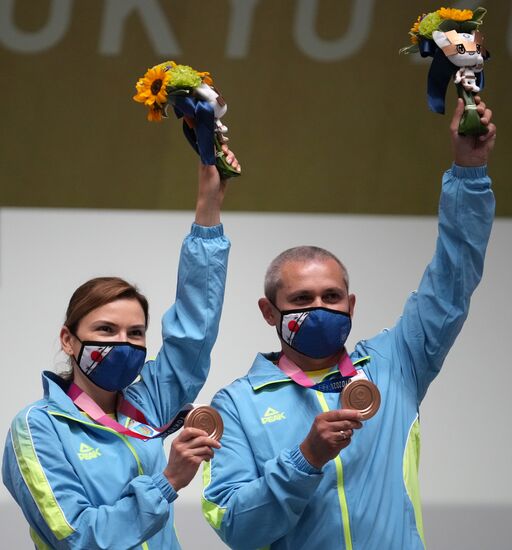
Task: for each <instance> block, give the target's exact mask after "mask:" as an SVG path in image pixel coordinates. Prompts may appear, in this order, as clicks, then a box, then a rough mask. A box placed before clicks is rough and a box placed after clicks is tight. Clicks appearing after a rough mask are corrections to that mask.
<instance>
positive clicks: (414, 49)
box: [398, 44, 420, 54]
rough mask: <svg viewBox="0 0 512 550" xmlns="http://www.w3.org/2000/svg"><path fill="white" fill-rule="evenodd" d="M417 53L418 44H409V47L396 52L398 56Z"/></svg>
mask: <svg viewBox="0 0 512 550" xmlns="http://www.w3.org/2000/svg"><path fill="white" fill-rule="evenodd" d="M419 51H420V49H419V47H418V44H411V45H410V46H405V47H404V48H400V49H399V50H398V53H399V54H402V53H405V54H410V53H418V52H419Z"/></svg>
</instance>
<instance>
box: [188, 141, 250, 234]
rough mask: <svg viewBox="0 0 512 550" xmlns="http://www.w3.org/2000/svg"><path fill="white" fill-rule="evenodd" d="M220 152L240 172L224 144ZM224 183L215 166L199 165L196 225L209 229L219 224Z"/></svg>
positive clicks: (224, 188) (233, 157) (224, 190)
mask: <svg viewBox="0 0 512 550" xmlns="http://www.w3.org/2000/svg"><path fill="white" fill-rule="evenodd" d="M222 151H223V152H224V154H225V155H226V161H227V162H228V164H230V165H231V166H232V167H233V168H234V169H235V170H238V171H240V170H241V168H240V164H239V163H238V160H237V159H236V157H235V155H234V153H233V151H230V150H229V149H228V146H227V145H226V144H224V145H223V146H222ZM226 182H227V180H222V179H221V178H220V175H219V171H218V170H217V168H216V167H215V166H208V165H205V164H201V163H199V189H198V192H197V204H196V219H195V222H196V223H197V224H198V225H203V226H206V227H211V226H212V225H218V224H219V223H220V209H221V207H222V202H223V201H224V195H225V193H226Z"/></svg>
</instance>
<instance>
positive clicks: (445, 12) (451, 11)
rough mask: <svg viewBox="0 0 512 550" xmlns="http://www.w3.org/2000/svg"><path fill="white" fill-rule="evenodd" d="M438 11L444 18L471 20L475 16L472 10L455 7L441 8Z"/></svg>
mask: <svg viewBox="0 0 512 550" xmlns="http://www.w3.org/2000/svg"><path fill="white" fill-rule="evenodd" d="M437 13H438V14H439V16H440V17H442V18H443V19H451V20H452V21H469V20H470V19H472V18H473V12H472V11H471V10H458V9H455V8H439V9H438V10H437Z"/></svg>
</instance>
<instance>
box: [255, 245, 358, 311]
mask: <svg viewBox="0 0 512 550" xmlns="http://www.w3.org/2000/svg"><path fill="white" fill-rule="evenodd" d="M312 260H320V261H325V260H334V261H335V262H336V263H337V264H338V265H339V266H340V268H341V271H342V273H343V281H344V282H345V285H346V287H347V291H348V271H347V269H346V267H345V266H344V265H343V264H342V262H341V261H340V260H339V259H338V258H337V257H336V256H335V255H334V254H333V253H332V252H329V251H328V250H325V248H320V247H318V246H295V247H293V248H288V250H285V251H284V252H281V254H279V255H278V256H276V257H275V258H274V259H273V260H272V262H270V265H269V266H268V269H267V272H266V274H265V286H264V289H265V296H266V297H267V298H268V299H269V300H270V301H271V302H272V303H273V304H275V302H276V296H277V291H278V290H279V289H280V288H281V287H282V284H283V283H282V280H281V269H282V267H283V265H284V264H285V263H287V262H309V261H312Z"/></svg>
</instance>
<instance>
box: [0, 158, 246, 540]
mask: <svg viewBox="0 0 512 550" xmlns="http://www.w3.org/2000/svg"><path fill="white" fill-rule="evenodd" d="M225 152H226V153H227V160H228V162H229V163H230V164H232V165H233V166H234V167H235V169H238V162H237V161H236V159H235V158H234V156H233V154H232V153H231V152H230V151H228V150H227V149H226V151H225ZM224 191H225V182H224V181H221V180H220V177H219V174H218V172H217V170H216V168H215V167H212V166H204V165H201V166H200V168H199V191H198V197H197V206H196V217H195V223H194V224H193V225H192V230H191V234H190V235H189V236H188V237H187V238H186V239H185V241H184V243H183V247H182V251H181V258H180V265H179V272H178V288H177V294H176V303H175V304H174V305H173V306H172V307H171V308H170V309H169V310H168V311H167V312H166V313H165V315H164V317H163V320H162V337H163V345H162V348H161V349H160V352H159V353H158V356H157V357H156V359H155V360H152V361H148V362H146V363H144V360H145V342H146V328H147V323H148V306H147V301H146V299H145V298H144V296H142V295H141V294H140V293H139V292H138V290H137V289H136V288H135V287H133V286H132V285H129V284H128V283H126V282H125V281H123V280H122V279H118V278H112V277H106V278H98V279H92V280H91V281H88V282H87V283H85V284H84V285H82V286H81V287H79V288H78V289H77V290H76V291H75V293H74V294H73V296H72V298H71V300H70V303H69V307H68V310H67V314H66V320H65V323H64V326H63V327H62V330H61V332H60V340H61V346H62V350H63V351H64V353H66V354H67V355H68V356H69V358H70V365H71V369H72V370H71V372H70V373H68V375H65V376H58V375H56V374H54V373H51V372H44V373H43V387H44V397H43V398H42V399H41V400H40V401H37V402H36V403H33V404H32V405H29V406H28V407H27V408H25V409H24V410H23V411H21V412H20V413H19V414H18V415H17V416H16V417H15V419H14V421H13V423H12V425H11V430H10V432H9V435H8V437H7V442H6V447H5V452H4V462H3V480H4V483H5V485H6V486H7V488H8V489H9V491H10V492H11V494H12V495H13V497H14V498H15V499H16V501H17V502H18V504H19V505H20V506H21V508H22V510H23V513H24V515H25V517H26V519H27V521H28V522H29V524H30V533H31V537H32V540H33V541H34V543H35V546H36V548H38V549H43V548H44V549H47V548H83V549H87V550H91V549H94V548H108V549H123V550H125V549H127V548H144V549H151V548H154V549H161V548H171V549H178V548H180V545H179V543H178V540H177V538H176V534H175V532H174V525H173V524H174V520H173V506H172V502H173V501H174V500H175V499H176V497H177V491H179V490H180V489H181V488H182V487H184V486H186V485H187V484H188V483H189V482H190V481H191V479H192V478H193V476H194V474H195V473H196V471H197V469H198V467H199V465H200V463H201V462H202V461H203V460H209V459H210V458H211V457H212V456H213V449H215V448H219V447H220V444H219V443H218V442H216V441H215V440H213V439H211V438H209V437H207V434H206V433H205V432H203V431H201V430H198V429H195V428H185V429H184V430H183V431H182V432H181V433H180V434H179V435H178V436H177V438H176V439H175V440H174V442H173V444H172V447H171V451H170V453H169V457H168V459H167V457H166V456H165V454H164V451H163V437H160V436H159V435H162V434H159V431H158V429H156V430H155V429H154V428H155V427H161V428H160V429H165V425H166V424H168V423H169V422H170V421H171V420H172V419H173V417H174V416H175V415H176V414H177V413H178V412H179V411H180V409H181V408H182V407H183V405H184V404H185V403H187V402H190V401H192V400H193V399H194V398H195V397H196V395H197V393H198V392H199V390H200V389H201V387H202V385H203V383H204V381H205V379H206V376H207V374H208V369H209V365H210V352H211V349H212V346H213V344H214V341H215V338H216V336H217V331H218V325H219V318H220V313H221V308H222V301H223V296H224V284H225V277H226V264H227V256H228V250H229V241H228V240H227V239H226V238H225V237H224V236H223V230H222V225H220V207H221V204H222V201H223V197H224ZM139 374H140V378H138V379H137V377H138V375H139ZM135 379H137V381H135V383H133V384H132V382H134V380H135ZM162 427H163V428H162ZM151 436H153V437H151ZM141 437H142V439H141ZM148 437H150V438H149V439H148Z"/></svg>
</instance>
